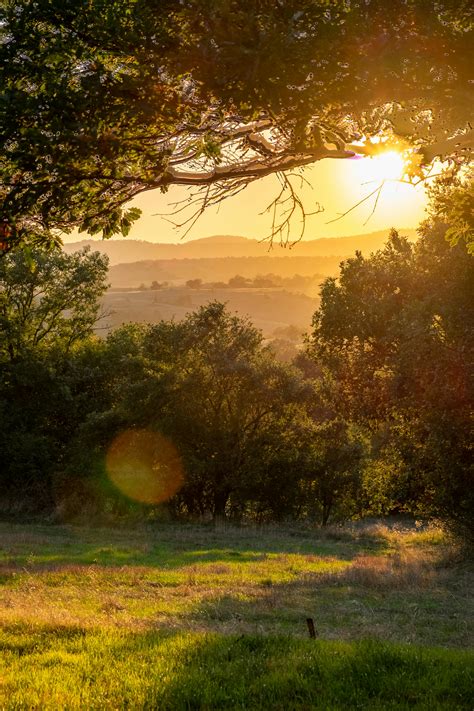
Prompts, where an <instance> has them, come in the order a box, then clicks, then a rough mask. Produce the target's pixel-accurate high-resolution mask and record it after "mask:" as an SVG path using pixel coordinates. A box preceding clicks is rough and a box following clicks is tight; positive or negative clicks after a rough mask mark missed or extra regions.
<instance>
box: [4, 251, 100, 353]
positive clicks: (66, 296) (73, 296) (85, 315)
mask: <svg viewBox="0 0 474 711" xmlns="http://www.w3.org/2000/svg"><path fill="white" fill-rule="evenodd" d="M107 271H108V258H107V257H106V256H104V255H101V254H100V253H99V252H92V253H89V252H88V251H87V249H84V250H82V251H80V252H76V253H74V254H71V255H66V254H64V253H62V252H59V251H55V252H54V253H51V254H48V253H46V252H44V251H41V250H33V251H30V250H26V251H23V250H22V251H16V252H12V253H11V254H9V255H7V256H6V257H5V258H4V259H2V260H0V362H1V361H3V360H4V359H9V360H10V361H15V360H17V359H18V358H19V357H20V356H21V355H23V354H24V352H25V351H31V352H35V353H38V352H40V351H41V349H43V348H48V347H49V348H51V347H52V346H54V348H55V349H57V350H58V351H60V352H61V354H62V355H63V356H64V355H65V354H67V352H68V351H70V349H71V348H72V346H73V345H74V344H75V343H76V342H78V341H81V340H83V339H84V338H85V337H86V336H87V335H89V334H90V333H91V332H92V329H93V327H94V325H95V323H96V322H97V320H98V318H99V303H98V299H99V297H100V296H101V295H102V294H103V293H104V292H105V290H106V288H107Z"/></svg>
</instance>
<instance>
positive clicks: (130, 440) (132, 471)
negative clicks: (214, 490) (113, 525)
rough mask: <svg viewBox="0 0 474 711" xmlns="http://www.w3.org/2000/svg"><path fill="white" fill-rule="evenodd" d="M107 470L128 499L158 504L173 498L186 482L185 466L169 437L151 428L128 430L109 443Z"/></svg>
mask: <svg viewBox="0 0 474 711" xmlns="http://www.w3.org/2000/svg"><path fill="white" fill-rule="evenodd" d="M106 468H107V474H108V476H109V478H110V479H111V481H112V482H113V483H114V484H115V486H116V487H117V488H118V489H120V491H121V492H122V493H123V494H125V496H127V497H128V498H129V499H133V500H134V501H140V502H142V503H145V504H158V503H161V502H163V501H167V500H168V499H170V498H171V497H172V496H173V495H174V494H176V492H177V491H178V490H179V489H180V488H181V486H182V485H183V482H184V475H183V467H182V463H181V459H180V457H179V455H178V452H177V451H176V448H175V447H174V445H173V444H172V442H170V440H169V439H167V438H166V437H164V436H163V435H161V434H159V433H158V432H151V431H149V430H138V429H137V430H126V431H125V432H122V433H121V434H119V435H118V437H116V438H115V439H114V441H113V442H112V444H111V445H110V447H109V449H108V451H107V456H106Z"/></svg>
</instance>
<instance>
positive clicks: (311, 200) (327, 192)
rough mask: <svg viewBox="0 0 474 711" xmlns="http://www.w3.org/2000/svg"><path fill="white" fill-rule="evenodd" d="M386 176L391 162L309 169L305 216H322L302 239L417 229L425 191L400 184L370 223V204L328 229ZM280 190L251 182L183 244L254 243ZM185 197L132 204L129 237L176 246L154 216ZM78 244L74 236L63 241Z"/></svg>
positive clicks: (180, 191)
mask: <svg viewBox="0 0 474 711" xmlns="http://www.w3.org/2000/svg"><path fill="white" fill-rule="evenodd" d="M384 172H385V173H388V175H389V176H390V175H391V174H394V173H393V166H391V165H390V162H389V163H388V165H387V164H384V163H383V162H382V164H380V163H377V160H376V159H371V158H361V159H359V160H325V161H321V162H320V163H318V164H316V165H314V166H313V167H312V168H307V169H306V170H305V172H304V176H305V178H306V179H307V180H308V181H309V182H310V183H311V185H312V186H313V188H312V189H310V188H309V187H305V188H304V189H303V191H302V194H303V196H304V201H305V205H306V207H307V211H308V212H311V211H312V210H314V206H315V203H316V202H317V201H319V202H320V203H321V205H322V206H323V207H324V212H323V213H321V214H318V215H315V216H313V217H311V218H309V219H308V223H307V228H306V233H305V239H316V238H318V237H338V236H341V235H355V234H362V233H367V232H374V231H376V230H381V229H385V228H387V229H388V228H390V227H399V228H403V227H416V226H417V225H418V224H419V222H420V221H421V220H422V219H423V218H424V209H425V206H426V193H425V190H424V187H423V186H418V187H413V186H410V185H406V184H402V183H398V182H386V183H385V185H384V188H383V192H382V195H381V197H380V199H379V202H378V205H377V209H376V211H375V213H374V214H373V215H372V216H371V217H370V219H368V218H369V216H370V213H371V211H372V208H373V199H371V200H368V201H367V202H365V203H364V204H362V205H360V206H359V207H358V208H357V209H355V210H354V211H353V212H351V213H350V214H349V215H347V216H346V217H344V218H342V219H340V220H338V221H337V222H332V223H331V224H327V223H328V222H329V221H330V220H333V219H334V218H335V217H337V216H338V214H339V213H342V212H345V211H346V210H348V209H349V208H350V207H352V206H353V205H355V204H356V203H357V202H359V200H361V199H362V198H363V197H364V196H365V195H368V194H369V193H370V192H372V191H373V190H374V189H375V188H376V187H377V185H379V184H380V181H381V179H382V178H383V177H384ZM395 172H396V166H395ZM278 188H279V183H278V182H277V178H276V177H274V176H271V177H269V178H266V179H265V180H261V181H258V182H256V183H254V184H253V185H251V186H250V187H249V188H247V189H246V190H245V191H244V192H243V193H241V194H240V195H238V196H237V197H235V198H230V199H229V200H227V201H224V202H223V203H222V204H221V205H220V208H219V209H216V208H212V209H209V210H208V211H207V212H206V213H205V214H204V215H203V216H202V217H201V218H200V220H199V221H198V222H197V224H196V225H195V226H194V228H193V229H192V230H191V232H190V233H189V234H188V235H187V237H186V238H185V239H187V240H190V239H197V238H199V237H208V236H210V235H215V234H232V235H242V236H244V237H252V238H256V239H261V238H262V237H265V236H266V235H267V234H268V233H269V230H270V216H269V215H268V214H266V215H265V214H264V215H259V213H260V212H262V210H264V209H265V207H266V206H267V205H268V204H269V203H270V202H271V201H272V199H273V198H274V197H275V195H276V194H277V191H278ZM188 194H189V193H188V191H187V189H185V188H177V187H174V188H172V189H171V190H170V191H169V193H168V194H166V195H162V194H161V193H160V192H159V191H153V192H149V193H143V194H142V195H140V196H139V197H138V198H137V199H136V200H135V202H134V204H136V205H137V206H138V207H140V208H141V209H142V211H143V214H142V217H141V218H140V219H139V220H138V222H137V223H136V224H135V226H134V227H133V229H132V231H131V233H130V237H131V238H134V239H144V240H148V241H151V242H178V241H180V239H182V236H183V232H184V230H181V231H178V230H176V229H174V228H173V225H171V224H170V223H169V222H167V221H166V219H164V218H163V217H160V216H159V215H156V214H155V213H169V212H171V210H172V207H171V203H173V202H175V201H179V200H182V199H185V198H186V196H187V195H188ZM367 219H368V221H367ZM366 221H367V222H366ZM364 223H366V224H364ZM297 230H298V224H297V223H295V225H294V236H295V237H296V236H297ZM81 237H82V236H81ZM77 239H78V236H77V233H76V234H74V235H70V236H69V237H68V238H67V239H66V241H68V242H70V241H75V240H77ZM118 239H123V238H118Z"/></svg>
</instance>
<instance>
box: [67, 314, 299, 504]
mask: <svg viewBox="0 0 474 711" xmlns="http://www.w3.org/2000/svg"><path fill="white" fill-rule="evenodd" d="M122 331H123V329H119V330H118V331H116V332H115V333H114V334H113V335H112V336H111V337H110V338H109V339H108V342H109V343H110V344H112V343H116V341H117V339H118V340H119V342H120V343H121V344H122V345H121V346H120V350H121V352H122V359H123V358H127V351H129V350H134V349H135V348H138V351H137V353H136V358H134V359H133V361H134V364H135V365H134V366H131V365H130V364H128V365H127V367H126V372H124V377H123V379H122V381H121V385H119V388H118V390H117V391H116V394H115V396H114V397H113V406H112V407H111V409H110V411H108V412H104V413H103V414H102V415H99V417H97V416H96V415H93V416H92V418H91V420H90V422H89V424H88V423H87V422H86V423H85V424H84V427H83V428H82V433H81V432H80V433H79V448H80V449H82V450H84V451H86V452H89V453H91V454H92V457H93V458H95V459H96V460H97V461H102V459H103V452H104V451H106V450H107V447H108V446H109V445H110V442H111V441H113V439H114V437H115V436H116V435H117V433H118V432H121V431H123V430H126V429H132V430H136V429H138V430H146V431H152V432H159V433H160V434H161V435H164V436H165V437H167V438H168V440H169V441H171V442H172V443H173V445H174V446H175V447H176V449H177V450H178V452H179V454H180V456H181V458H182V460H183V466H184V471H185V480H184V485H183V487H182V489H181V490H180V492H179V493H178V494H177V495H176V496H175V497H174V499H173V500H172V501H171V503H170V505H171V507H172V508H173V509H174V510H175V511H177V512H180V513H182V514H186V515H192V516H193V515H194V516H196V515H199V516H201V515H204V514H211V515H212V516H213V517H221V516H224V515H233V516H241V515H243V514H245V513H248V507H249V506H250V507H252V506H253V505H254V506H255V507H257V508H259V507H260V509H261V507H262V506H263V507H264V509H265V510H271V511H272V512H273V515H274V516H279V515H281V513H282V511H286V512H289V511H290V510H291V507H292V505H293V502H294V501H295V499H296V497H297V492H298V469H297V467H296V465H295V464H294V463H295V462H296V460H297V459H298V457H299V450H298V447H297V445H296V442H295V436H293V435H291V432H293V433H295V432H296V429H295V428H296V424H295V423H296V422H297V420H298V418H297V417H296V414H297V412H298V407H299V405H298V403H301V402H304V400H305V398H307V396H308V389H309V388H308V386H307V385H305V383H304V382H303V381H302V379H301V378H300V377H299V375H298V373H296V372H295V371H293V370H290V369H288V368H286V367H284V366H282V365H280V364H278V363H277V362H276V361H275V360H274V358H273V357H272V356H271V354H270V352H269V351H268V350H267V349H266V348H264V347H263V346H262V335H261V334H260V333H259V332H258V331H257V330H256V329H255V328H253V327H252V326H251V325H250V324H249V323H248V322H247V321H246V320H243V319H240V318H238V317H236V316H232V315H230V314H229V313H228V312H227V311H226V309H225V307H224V305H223V304H220V303H217V302H212V303H210V304H208V305H207V306H205V307H201V308H200V309H199V310H198V311H197V312H195V313H193V314H190V315H189V316H187V317H186V318H185V319H184V320H183V321H181V322H179V323H176V322H161V323H160V324H157V325H155V326H149V327H147V328H145V330H144V331H143V334H142V335H141V336H139V338H138V340H137V341H135V340H133V341H132V342H129V339H128V334H129V329H128V330H127V333H125V334H123V333H122ZM127 343H128V345H127ZM134 344H135V345H134ZM126 362H127V363H129V361H128V360H127V361H126ZM118 378H119V380H120V376H118ZM137 402H139V403H140V407H139V408H137ZM270 445H271V446H270ZM270 450H271V452H270ZM264 452H266V453H267V454H265V456H264V455H263V453H264ZM269 452H270V453H269ZM291 452H293V454H291ZM270 455H271V456H270ZM276 459H278V461H279V465H278V466H277V464H275V461H276ZM283 462H286V463H287V464H288V466H287V467H285V466H283V464H282V463H283ZM290 462H293V466H289V463H290ZM75 466H76V471H77V462H76V463H75ZM83 468H84V470H85V469H89V470H91V468H92V467H91V462H90V461H87V462H85V464H84V467H83ZM263 481H265V482H266V487H267V488H266V491H267V493H268V491H269V490H271V486H274V487H275V488H276V489H278V490H279V491H280V492H283V491H284V492H286V493H285V495H284V496H283V493H282V494H281V496H278V495H275V497H274V498H273V501H272V502H271V504H270V505H269V504H268V499H266V498H265V497H266V494H265V492H263V491H261V490H260V482H263ZM270 482H272V484H270ZM252 502H253V503H252ZM262 502H265V504H263V503H262ZM260 509H259V510H260Z"/></svg>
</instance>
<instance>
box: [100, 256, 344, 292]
mask: <svg viewBox="0 0 474 711" xmlns="http://www.w3.org/2000/svg"><path fill="white" fill-rule="evenodd" d="M278 254H281V251H279V252H278ZM340 261H341V258H340V257H304V256H300V255H298V256H294V257H290V256H285V257H281V256H279V257H269V256H268V255H267V256H265V257H222V258H219V257H218V258H201V259H154V260H145V261H141V262H131V263H128V264H127V263H125V264H115V265H114V266H111V267H110V270H109V282H110V285H111V286H112V287H115V288H119V287H120V288H124V287H127V288H132V289H136V288H138V287H139V286H140V285H141V284H144V285H145V286H149V285H150V284H151V282H152V281H158V282H163V281H167V282H169V283H170V284H175V285H176V284H184V282H186V281H188V279H202V280H203V281H204V282H216V281H224V282H227V281H228V280H229V279H230V278H231V277H234V276H236V275H237V274H240V275H241V276H243V277H246V278H252V279H253V278H255V277H256V276H258V275H263V274H265V275H266V274H270V273H271V274H276V275H278V276H282V277H291V276H293V275H294V274H301V275H302V276H313V275H319V276H320V277H321V279H323V278H324V277H326V276H332V275H335V274H336V273H337V271H338V268H339V263H340Z"/></svg>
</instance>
